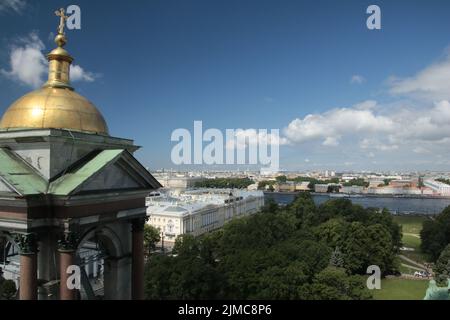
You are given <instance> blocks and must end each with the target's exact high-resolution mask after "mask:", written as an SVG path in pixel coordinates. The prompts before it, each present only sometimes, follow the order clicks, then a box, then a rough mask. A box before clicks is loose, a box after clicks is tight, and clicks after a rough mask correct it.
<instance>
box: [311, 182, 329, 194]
mask: <svg viewBox="0 0 450 320" xmlns="http://www.w3.org/2000/svg"><path fill="white" fill-rule="evenodd" d="M314 191H315V192H320V193H325V192H328V184H319V183H316V184H315V185H314Z"/></svg>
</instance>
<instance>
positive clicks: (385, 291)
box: [372, 278, 429, 300]
mask: <svg viewBox="0 0 450 320" xmlns="http://www.w3.org/2000/svg"><path fill="white" fill-rule="evenodd" d="M428 283H429V281H428V280H408V279H400V278H395V279H392V278H390V279H382V280H381V289H380V290H376V289H375V290H372V292H373V298H374V299H375V300H422V299H423V298H424V297H425V292H426V290H427V288H428Z"/></svg>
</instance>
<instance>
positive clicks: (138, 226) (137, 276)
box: [131, 219, 145, 300]
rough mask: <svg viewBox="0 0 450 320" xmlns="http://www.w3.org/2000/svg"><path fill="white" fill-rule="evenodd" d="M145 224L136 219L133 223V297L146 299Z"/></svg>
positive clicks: (134, 298) (141, 220)
mask: <svg viewBox="0 0 450 320" xmlns="http://www.w3.org/2000/svg"><path fill="white" fill-rule="evenodd" d="M144 224H145V219H136V220H135V221H133V224H132V268H131V299H133V300H143V299H144Z"/></svg>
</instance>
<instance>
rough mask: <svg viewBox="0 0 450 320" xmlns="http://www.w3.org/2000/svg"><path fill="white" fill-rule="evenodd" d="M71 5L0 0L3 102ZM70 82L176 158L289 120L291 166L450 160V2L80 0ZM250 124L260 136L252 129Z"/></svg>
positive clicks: (166, 160) (125, 132) (25, 80)
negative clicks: (182, 132) (193, 137)
mask: <svg viewBox="0 0 450 320" xmlns="http://www.w3.org/2000/svg"><path fill="white" fill-rule="evenodd" d="M69 4H74V3H73V2H70V3H69V2H67V3H65V2H64V1H62V2H61V1H39V2H38V1H26V0H0V111H1V112H4V110H6V108H7V107H8V106H9V105H10V104H11V103H12V102H13V101H14V100H15V99H17V98H18V97H20V96H21V95H23V94H24V93H26V92H28V91H30V90H32V89H34V88H37V87H39V86H40V85H41V84H42V83H43V82H44V79H45V77H46V75H47V62H46V59H45V54H46V53H47V52H48V51H50V50H51V49H52V48H53V47H54V44H53V36H54V32H55V29H56V27H57V24H58V19H57V18H56V17H55V16H54V15H53V11H54V10H55V9H57V8H58V7H60V6H61V5H65V6H66V7H67V6H68V5H69ZM76 4H77V5H79V6H80V8H81V10H82V20H81V26H82V28H81V30H73V31H67V36H68V38H69V43H68V45H67V47H66V48H67V49H68V51H69V52H70V53H71V54H72V55H73V56H74V57H75V62H74V65H73V67H72V70H71V78H72V81H73V84H74V86H75V88H76V90H77V91H78V92H80V93H81V94H83V95H85V96H86V97H88V98H89V99H90V100H91V101H93V102H94V104H96V105H97V106H98V108H99V109H100V110H101V111H102V113H103V115H104V116H105V118H106V120H107V122H108V124H109V127H110V131H111V134H112V135H114V136H120V137H128V138H133V139H135V140H136V143H137V144H139V145H142V146H143V149H142V150H141V151H139V152H138V158H139V159H140V160H141V161H143V162H144V164H146V165H147V166H149V167H151V168H153V169H157V168H162V167H165V168H176V166H175V165H174V164H173V163H172V162H171V160H170V154H171V149H172V147H173V146H174V145H175V143H174V142H171V140H170V138H171V133H172V132H173V130H175V129H177V128H186V129H188V130H190V131H193V125H194V120H201V121H203V127H204V129H207V128H218V129H220V130H222V131H223V132H225V129H238V128H242V129H279V130H280V133H281V139H279V140H277V141H279V143H280V165H281V167H282V168H283V169H288V170H315V169H330V170H351V169H354V170H364V169H366V170H369V169H370V170H427V169H429V170H450V102H449V101H450V49H449V48H450V47H449V45H450V31H449V30H450V19H449V18H448V17H449V14H450V2H448V1H445V0H442V1H437V0H430V1H377V4H379V6H380V8H381V26H382V29H381V30H368V29H367V27H366V19H367V17H368V15H367V14H366V8H367V7H368V6H369V5H370V4H372V1H364V0H359V1H331V0H330V1H287V0H283V1H266V0H258V1H257V0H248V1H238V0H227V1H225V0H215V1H206V0H205V1H200V0H187V1H181V0H178V1H170V0H169V1H167V0H164V1H162V0H161V1H138V0H134V1H133V0H129V1H109V2H105V1H82V0H80V1H77V2H76ZM249 132H257V131H255V130H253V131H251V130H250V131H249Z"/></svg>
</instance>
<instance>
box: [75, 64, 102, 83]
mask: <svg viewBox="0 0 450 320" xmlns="http://www.w3.org/2000/svg"><path fill="white" fill-rule="evenodd" d="M95 78H97V75H95V74H94V73H92V72H89V71H85V70H84V69H83V68H82V67H80V66H77V65H73V66H72V67H71V68H70V80H72V81H86V82H92V81H94V80H95Z"/></svg>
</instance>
